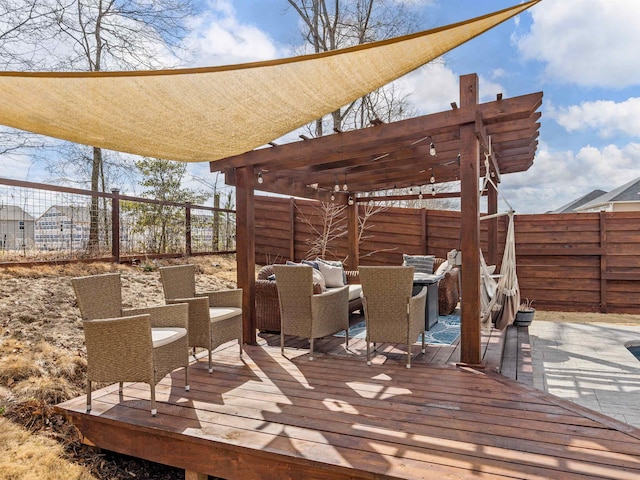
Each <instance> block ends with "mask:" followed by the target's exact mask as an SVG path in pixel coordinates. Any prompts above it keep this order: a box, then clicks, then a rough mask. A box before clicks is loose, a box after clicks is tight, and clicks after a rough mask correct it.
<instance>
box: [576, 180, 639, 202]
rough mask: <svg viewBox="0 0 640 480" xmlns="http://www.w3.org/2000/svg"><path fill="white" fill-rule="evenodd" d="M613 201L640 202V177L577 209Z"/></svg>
mask: <svg viewBox="0 0 640 480" xmlns="http://www.w3.org/2000/svg"><path fill="white" fill-rule="evenodd" d="M612 202H640V177H639V178H636V179H634V180H631V181H630V182H629V183H625V184H624V185H622V186H620V187H618V188H616V189H614V190H611V191H610V192H609V193H605V194H604V195H601V196H599V197H598V198H596V199H594V200H592V201H590V202H588V203H585V204H583V205H581V206H580V207H579V208H577V210H587V209H591V208H596V207H599V206H600V205H606V204H608V203H612Z"/></svg>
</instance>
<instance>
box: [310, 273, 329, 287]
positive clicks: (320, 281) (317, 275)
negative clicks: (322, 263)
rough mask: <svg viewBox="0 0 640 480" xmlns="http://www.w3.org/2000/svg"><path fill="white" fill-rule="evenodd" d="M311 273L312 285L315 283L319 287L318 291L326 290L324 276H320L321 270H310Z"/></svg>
mask: <svg viewBox="0 0 640 480" xmlns="http://www.w3.org/2000/svg"><path fill="white" fill-rule="evenodd" d="M312 272H313V283H314V285H315V284H316V283H317V284H318V285H320V291H321V292H324V291H326V290H327V283H326V281H325V279H324V275H323V274H322V271H321V270H316V269H315V268H314V269H312Z"/></svg>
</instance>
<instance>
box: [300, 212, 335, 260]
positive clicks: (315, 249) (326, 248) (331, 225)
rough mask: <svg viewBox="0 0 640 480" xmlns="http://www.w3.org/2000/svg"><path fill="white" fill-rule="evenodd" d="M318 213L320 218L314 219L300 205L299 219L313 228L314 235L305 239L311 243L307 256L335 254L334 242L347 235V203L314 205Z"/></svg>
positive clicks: (324, 256) (307, 242) (308, 243)
mask: <svg viewBox="0 0 640 480" xmlns="http://www.w3.org/2000/svg"><path fill="white" fill-rule="evenodd" d="M313 208H314V210H315V212H316V213H317V214H318V215H317V217H318V220H317V221H314V218H313V217H312V216H309V215H306V214H305V213H304V212H303V211H302V209H300V207H299V206H298V205H296V209H297V210H298V212H299V216H298V219H299V220H300V221H302V222H303V223H304V224H306V225H307V226H308V227H309V229H310V230H311V233H312V236H311V237H310V238H307V239H306V240H305V243H306V244H307V245H309V250H307V258H314V257H320V258H326V255H327V253H331V254H332V255H335V252H333V251H332V250H331V247H332V245H333V242H335V240H337V239H338V238H341V237H344V236H345V235H347V219H346V217H345V215H344V211H345V210H346V208H347V206H346V205H337V204H335V203H327V202H321V203H320V204H318V205H317V206H314V207H313Z"/></svg>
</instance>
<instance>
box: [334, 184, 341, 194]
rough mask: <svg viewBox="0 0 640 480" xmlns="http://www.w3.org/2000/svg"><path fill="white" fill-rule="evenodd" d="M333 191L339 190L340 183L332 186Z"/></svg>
mask: <svg viewBox="0 0 640 480" xmlns="http://www.w3.org/2000/svg"><path fill="white" fill-rule="evenodd" d="M333 191H334V192H339V191H340V185H338V184H337V183H336V185H335V187H333Z"/></svg>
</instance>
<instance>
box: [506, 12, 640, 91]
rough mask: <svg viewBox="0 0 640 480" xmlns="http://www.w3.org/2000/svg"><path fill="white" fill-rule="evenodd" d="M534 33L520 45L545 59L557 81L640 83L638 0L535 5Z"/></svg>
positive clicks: (609, 84)
mask: <svg viewBox="0 0 640 480" xmlns="http://www.w3.org/2000/svg"><path fill="white" fill-rule="evenodd" d="M531 14H532V16H533V20H534V22H533V25H532V27H531V31H530V32H529V33H528V34H527V35H525V36H524V37H522V38H520V39H519V41H518V47H519V49H520V51H521V53H522V54H523V55H524V58H525V59H535V60H540V61H542V62H545V63H546V64H547V65H546V68H545V74H546V75H547V76H548V77H550V78H551V79H553V80H557V81H562V82H566V83H574V84H578V85H584V86H606V87H615V88H621V87H625V86H629V85H637V84H638V83H640V69H638V68H637V65H638V64H639V63H640V49H638V47H637V45H638V43H639V42H640V2H638V1H637V0H617V1H615V2H614V1H611V0H561V1H558V0H556V1H551V2H542V3H541V4H539V5H537V6H536V7H534V8H533V9H531Z"/></svg>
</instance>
